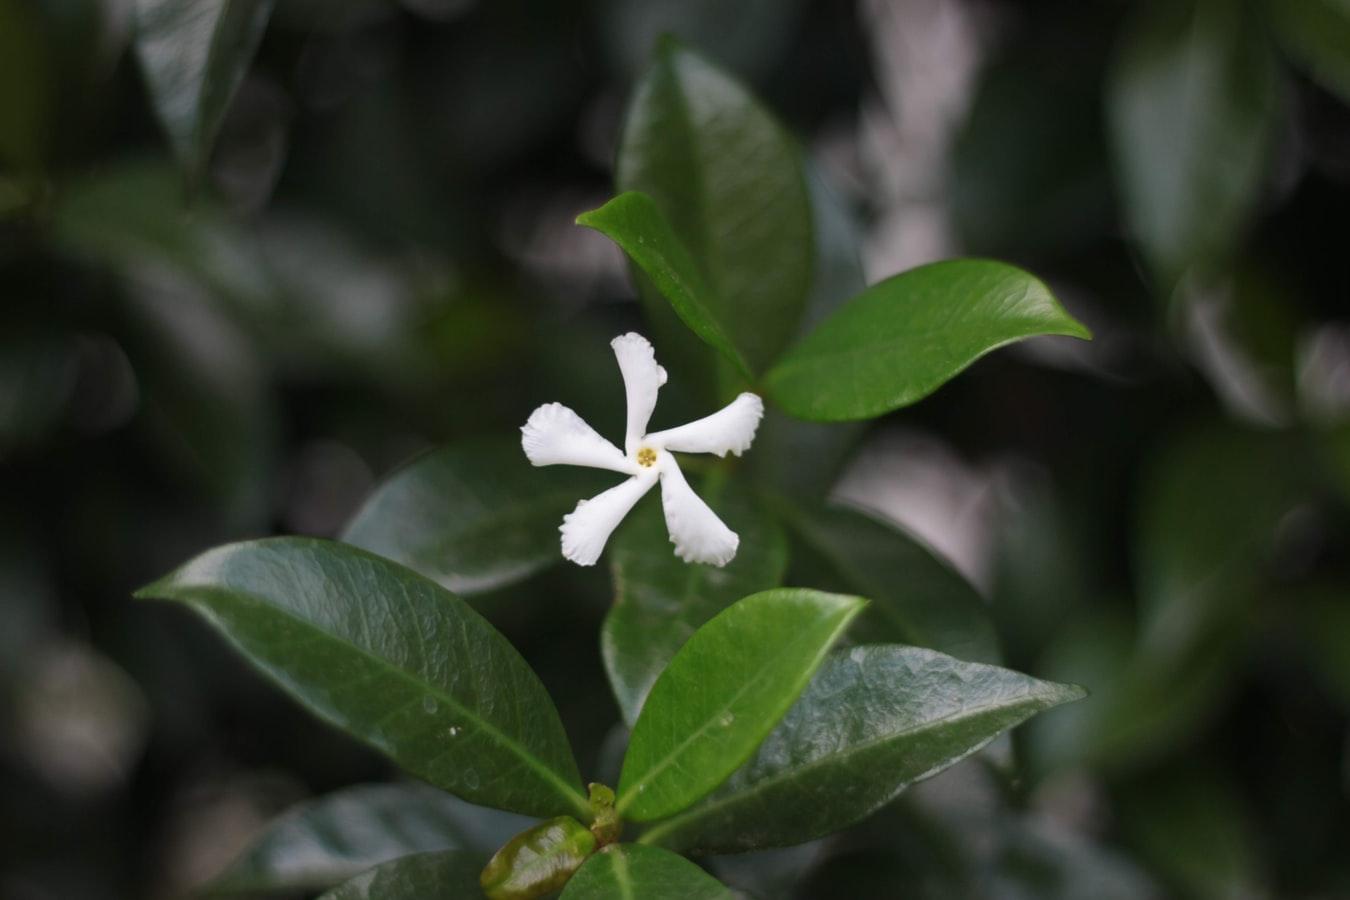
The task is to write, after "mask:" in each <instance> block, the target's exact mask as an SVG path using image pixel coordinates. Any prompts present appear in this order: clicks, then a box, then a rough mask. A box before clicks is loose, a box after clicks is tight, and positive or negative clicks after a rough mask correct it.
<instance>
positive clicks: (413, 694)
mask: <svg viewBox="0 0 1350 900" xmlns="http://www.w3.org/2000/svg"><path fill="white" fill-rule="evenodd" d="M137 596H139V597H158V598H161V599H166V600H177V601H180V602H183V603H187V604H188V605H190V606H191V607H193V608H194V609H195V610H196V611H197V612H199V613H201V614H202V615H203V616H204V617H205V618H206V619H207V620H208V621H209V622H211V624H213V625H215V626H216V627H217V628H218V629H220V630H221V631H222V632H224V634H225V636H226V637H227V638H229V640H230V641H231V643H233V644H234V645H235V647H236V648H238V649H239V651H240V652H242V653H243V654H244V656H246V657H247V658H248V659H249V661H250V662H252V663H253V664H254V665H256V666H257V667H258V668H259V669H261V670H262V671H263V672H265V673H266V674H268V675H270V676H271V677H272V678H274V679H275V680H276V681H277V682H278V683H279V684H280V685H281V686H282V687H283V688H285V689H286V690H287V691H288V692H290V693H291V694H292V695H293V696H294V697H295V698H296V699H298V700H299V701H300V702H302V703H304V704H305V705H306V706H308V707H309V708H310V709H311V710H313V711H314V712H315V713H316V714H318V715H319V716H321V717H323V718H324V719H327V720H328V721H330V722H332V723H333V724H335V725H337V726H338V727H340V728H342V729H344V730H346V731H348V732H350V733H352V734H354V735H356V736H357V737H360V738H362V739H364V740H366V741H368V742H369V743H371V744H373V745H374V746H375V747H377V748H379V749H380V750H383V751H384V752H385V753H387V754H389V755H390V756H391V757H392V758H393V759H394V760H395V761H396V762H397V763H398V764H399V765H401V766H403V768H405V769H407V770H408V771H409V772H411V773H413V774H414V775H417V776H418V777H420V778H424V779H425V780H427V781H429V782H431V783H432V784H434V785H436V786H437V787H442V788H445V789H446V790H448V791H450V792H452V793H454V794H457V795H458V796H460V797H463V798H464V799H465V800H468V801H470V802H473V803H481V804H484V805H488V806H495V807H498V808H501V809H507V810H511V811H513V812H519V813H524V814H526V815H533V816H548V815H553V814H556V813H560V812H575V813H578V814H580V815H582V816H588V815H589V812H590V807H589V805H588V804H587V802H586V797H585V795H584V794H583V793H582V791H581V788H580V777H579V776H578V774H577V767H576V762H575V761H574V760H573V758H572V751H571V748H570V747H569V745H568V743H567V736H566V734H565V733H564V732H563V728H562V723H561V722H560V721H559V720H558V713H557V710H555V709H554V707H553V703H552V702H551V701H550V700H549V697H548V694H547V693H546V692H545V690H544V686H543V685H542V684H540V682H539V679H538V678H537V677H536V676H535V674H534V673H533V672H532V671H530V668H529V666H527V665H526V664H525V661H524V660H523V659H521V658H520V654H518V653H517V652H516V651H515V648H513V647H512V646H511V645H510V644H509V643H507V641H506V639H505V638H503V637H502V636H501V635H500V634H498V633H497V631H496V630H495V629H494V628H493V627H492V626H491V625H489V624H488V623H487V622H486V621H485V620H484V619H483V618H482V617H481V616H479V615H478V614H477V613H476V612H474V611H473V610H472V609H470V608H469V606H468V604H466V603H465V602H464V601H462V600H460V599H459V598H458V597H456V596H455V595H454V594H452V593H450V592H449V591H446V590H444V589H442V588H441V587H439V586H437V585H436V584H434V583H433V582H431V581H428V580H427V579H425V578H423V577H422V576H420V575H418V574H416V573H414V572H412V571H411V570H409V569H405V568H404V567H402V566H400V565H398V564H397V563H393V562H390V561H389V560H386V559H382V558H381V557H378V556H373V555H371V554H369V553H366V552H365V551H362V550H357V549H355V548H353V547H348V546H345V545H343V544H337V543H333V542H330V541H321V540H313V539H306V538H273V539H269V540H261V541H248V542H245V543H240V544H230V545H228V546H225V547H217V548H216V549H214V550H210V551H208V552H206V553H204V554H202V555H201V556H199V557H197V558H196V559H194V560H192V561H191V562H189V563H187V564H186V565H184V566H183V567H182V568H180V569H178V570H177V571H176V572H173V573H172V574H170V575H168V576H166V577H164V578H162V579H160V580H159V581H157V582H155V583H154V584H152V585H150V586H149V587H146V588H143V589H142V590H140V591H139V592H137Z"/></svg>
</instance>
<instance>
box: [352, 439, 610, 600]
mask: <svg viewBox="0 0 1350 900" xmlns="http://www.w3.org/2000/svg"><path fill="white" fill-rule="evenodd" d="M597 490H598V482H597V481H596V479H595V477H594V475H593V474H592V473H589V472H584V471H578V470H575V469H570V470H568V469H560V468H557V467H555V468H553V469H550V470H548V471H544V470H541V469H537V468H535V467H534V466H531V465H530V463H529V461H528V460H527V459H526V458H525V454H524V453H522V452H521V450H520V443H519V441H512V440H507V439H492V440H481V441H471V442H465V443H461V444H456V445H454V446H450V447H444V448H442V449H439V450H435V451H432V452H431V453H428V454H426V455H424V456H421V457H419V458H418V459H416V460H414V461H413V462H411V463H409V464H408V465H407V466H404V467H403V468H402V469H400V470H398V471H397V472H395V473H394V474H393V475H391V476H390V477H389V478H388V479H387V480H385V481H384V483H382V484H381V485H380V486H379V487H377V488H376V489H375V491H374V492H373V493H372V494H371V495H370V497H369V498H368V499H367V500H366V502H365V503H364V504H363V505H362V507H361V509H360V510H358V511H357V513H356V515H355V516H354V517H353V518H352V521H351V523H350V524H349V525H348V526H347V529H346V531H345V532H344V533H343V535H342V540H343V541H345V542H346V543H348V544H352V545H354V546H357V547H361V548H363V549H365V550H369V551H370V552H372V553H378V554H379V555H380V556H384V557H387V558H388V559H392V560H394V561H395V562H400V563H402V564H403V565H405V566H407V567H408V568H410V569H413V570H415V571H417V572H420V573H422V574H423V575H425V576H427V577H428V578H430V579H432V580H433V581H436V582H438V583H439V584H441V585H442V586H444V587H446V588H449V589H450V590H452V591H455V592H456V593H458V594H473V593H479V592H481V591H487V590H492V589H494V588H499V587H503V586H505V585H508V584H513V583H515V582H517V581H521V580H522V579H524V578H526V577H528V576H530V575H532V574H534V573H535V572H537V571H539V570H540V569H543V568H545V567H547V566H549V565H552V564H553V563H555V562H558V561H560V560H561V559H562V553H561V551H560V550H559V549H558V525H559V524H560V523H561V522H562V518H563V516H564V515H565V514H566V513H569V512H571V511H572V508H573V507H574V506H576V504H577V501H578V500H580V499H582V498H584V497H588V496H591V495H592V494H594V493H596V491H597Z"/></svg>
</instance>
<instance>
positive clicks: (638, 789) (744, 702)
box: [617, 588, 867, 822]
mask: <svg viewBox="0 0 1350 900" xmlns="http://www.w3.org/2000/svg"><path fill="white" fill-rule="evenodd" d="M866 602H867V601H865V600H862V599H860V598H858V597H846V596H842V595H839V594H825V593H822V592H820V591H811V590H802V589H793V588H779V589H777V590H772V591H765V592H763V593H760V594H753V595H751V596H749V597H746V598H745V599H744V600H741V601H739V602H737V603H735V604H733V605H732V606H730V607H728V608H727V609H726V610H724V611H723V612H721V613H720V614H718V615H717V616H716V617H715V618H713V619H712V620H711V621H710V622H708V624H706V625H704V626H703V627H702V628H700V629H699V630H698V631H697V632H695V634H694V636H693V637H691V638H690V639H689V641H688V642H687V643H686V644H685V645H684V646H683V647H682V648H680V651H679V652H678V653H676V654H675V658H674V659H672V660H671V662H670V665H669V666H667V667H666V670H665V671H664V672H662V673H661V677H660V678H658V679H657V681H656V684H655V685H654V686H653V687H652V691H651V694H650V696H649V697H648V698H647V703H646V705H645V706H644V707H643V708H642V714H641V715H639V716H638V720H637V724H636V725H634V726H633V734H632V737H631V738H630V740H629V742H628V752H627V754H626V755H625V756H624V760H623V772H622V774H621V775H620V776H619V800H618V804H617V808H618V810H619V812H620V813H621V814H623V815H624V816H625V817H626V818H629V819H632V820H634V821H638V822H646V821H650V820H652V819H659V818H663V817H665V816H668V815H671V814H673V813H677V812H679V811H680V810H682V809H684V808H685V807H687V806H689V805H690V804H691V803H693V802H695V801H696V800H698V799H699V798H701V797H703V796H704V795H706V794H707V793H709V792H710V791H712V790H713V789H714V788H716V787H717V786H718V785H719V784H721V783H722V782H723V781H724V780H725V779H726V777H727V776H728V775H730V774H731V773H732V772H733V771H735V769H736V768H737V767H739V766H740V765H741V763H743V762H745V760H747V759H748V758H749V757H750V755H751V754H752V753H753V752H754V751H755V748H756V747H758V746H759V743H760V741H762V740H763V739H764V737H765V735H767V734H768V733H769V732H770V731H771V730H772V729H773V727H774V725H776V724H777V723H778V720H779V719H781V718H782V717H783V714H784V713H786V712H787V711H788V708H789V707H790V706H791V705H792V703H793V701H794V700H796V699H797V696H798V695H799V694H800V693H801V692H802V689H803V688H805V687H806V684H807V682H808V681H810V679H811V675H812V674H814V673H815V671H816V669H817V668H818V667H819V666H820V664H821V662H822V661H823V660H824V658H825V654H826V652H827V651H828V650H829V648H830V645H831V644H833V643H834V642H835V640H836V639H838V637H839V635H840V634H842V633H843V630H844V628H845V627H847V625H848V623H849V622H850V621H851V620H852V619H853V617H854V616H856V615H857V614H858V613H859V612H860V611H861V610H862V608H863V606H864V604H866Z"/></svg>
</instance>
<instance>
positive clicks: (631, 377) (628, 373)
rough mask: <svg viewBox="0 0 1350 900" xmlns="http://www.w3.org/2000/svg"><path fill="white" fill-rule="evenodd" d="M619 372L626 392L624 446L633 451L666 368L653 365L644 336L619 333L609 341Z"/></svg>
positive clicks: (651, 352)
mask: <svg viewBox="0 0 1350 900" xmlns="http://www.w3.org/2000/svg"><path fill="white" fill-rule="evenodd" d="M609 345H610V346H611V347H613V348H614V356H615V357H616V358H617V359H618V360H619V371H620V372H622V373H623V389H624V392H625V393H626V394H627V395H628V434H627V436H626V442H625V449H626V450H627V451H628V454H629V455H630V456H631V455H632V454H634V453H636V452H637V449H638V442H640V441H641V440H642V437H643V435H645V434H646V433H647V423H648V422H649V421H651V418H652V410H653V409H655V408H656V392H657V390H659V389H660V387H661V385H663V384H665V383H666V370H665V369H663V368H661V367H660V366H658V365H657V364H656V351H654V350H653V349H652V345H651V344H650V343H648V341H647V339H646V338H645V337H643V336H642V335H640V334H637V333H636V332H632V331H630V332H628V334H621V335H619V336H618V337H616V338H615V339H614V340H612V341H610V342H609Z"/></svg>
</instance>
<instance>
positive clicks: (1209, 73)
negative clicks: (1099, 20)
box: [1107, 0, 1278, 293]
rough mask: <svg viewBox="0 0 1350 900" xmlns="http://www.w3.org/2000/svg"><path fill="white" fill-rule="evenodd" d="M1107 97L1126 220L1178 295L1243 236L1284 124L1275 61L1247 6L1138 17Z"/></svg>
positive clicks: (1172, 4)
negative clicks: (1188, 277)
mask: <svg viewBox="0 0 1350 900" xmlns="http://www.w3.org/2000/svg"><path fill="white" fill-rule="evenodd" d="M1107 91H1108V94H1107V105H1108V115H1109V120H1110V121H1109V124H1110V137H1111V141H1112V143H1113V145H1114V151H1115V153H1114V155H1115V158H1116V169H1117V173H1116V174H1117V179H1118V182H1119V186H1120V192H1121V195H1122V199H1123V201H1124V206H1125V214H1126V218H1127V221H1128V223H1129V225H1130V228H1131V230H1132V231H1133V233H1134V236H1135V238H1136V239H1137V240H1138V241H1139V243H1140V245H1141V247H1142V249H1143V251H1144V256H1145V257H1146V259H1147V260H1148V262H1149V264H1150V266H1151V268H1152V269H1153V271H1154V275H1155V277H1156V279H1157V282H1158V287H1159V289H1160V290H1162V291H1163V292H1164V293H1170V292H1171V290H1172V288H1173V287H1175V286H1176V283H1177V282H1178V280H1179V279H1180V278H1181V277H1182V276H1183V275H1184V274H1185V273H1186V271H1187V270H1188V269H1189V268H1191V267H1192V266H1196V265H1199V266H1200V267H1202V268H1205V267H1209V266H1217V265H1221V264H1222V262H1223V260H1224V258H1225V257H1226V256H1227V255H1228V254H1229V253H1231V252H1232V251H1233V250H1234V248H1235V245H1236V243H1237V241H1238V239H1239V237H1240V236H1241V232H1242V230H1243V228H1244V226H1245V224H1246V220H1247V218H1248V215H1249V213H1250V212H1251V209H1252V206H1253V204H1254V202H1255V200H1256V197H1257V192H1258V189H1259V188H1260V184H1261V178H1262V175H1263V172H1264V170H1265V164H1266V160H1267V152H1268V150H1269V147H1270V143H1271V137H1272V134H1273V131H1274V127H1275V123H1276V119H1277V116H1278V110H1277V96H1276V71H1275V67H1274V61H1273V59H1272V58H1271V53H1270V50H1269V47H1268V46H1267V44H1266V38H1265V35H1264V34H1262V33H1261V30H1260V29H1259V27H1258V25H1257V23H1256V22H1255V21H1253V17H1252V16H1250V15H1249V13H1248V8H1247V4H1245V3H1234V2H1231V0H1155V2H1152V3H1149V4H1144V5H1142V6H1141V7H1140V8H1139V9H1138V12H1137V13H1136V18H1135V21H1134V23H1133V26H1132V27H1131V28H1130V29H1129V30H1128V31H1127V34H1126V40H1125V43H1124V45H1123V47H1122V48H1121V52H1120V54H1119V57H1118V58H1117V60H1116V62H1115V65H1114V66H1113V68H1112V71H1111V73H1110V75H1109V76H1108V84H1107Z"/></svg>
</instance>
